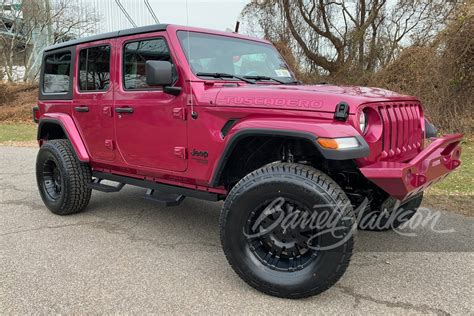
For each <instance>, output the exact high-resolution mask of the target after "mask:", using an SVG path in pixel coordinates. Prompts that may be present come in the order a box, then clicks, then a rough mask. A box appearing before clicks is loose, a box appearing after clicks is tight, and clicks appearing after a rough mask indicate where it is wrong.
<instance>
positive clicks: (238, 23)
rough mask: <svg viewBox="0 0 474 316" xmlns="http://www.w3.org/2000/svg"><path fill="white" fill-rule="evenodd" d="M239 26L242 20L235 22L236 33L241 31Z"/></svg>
mask: <svg viewBox="0 0 474 316" xmlns="http://www.w3.org/2000/svg"><path fill="white" fill-rule="evenodd" d="M239 27H240V22H239V21H237V22H235V30H234V33H239Z"/></svg>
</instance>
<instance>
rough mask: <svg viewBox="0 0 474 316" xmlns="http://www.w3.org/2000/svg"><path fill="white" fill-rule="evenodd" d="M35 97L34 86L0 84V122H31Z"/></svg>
mask: <svg viewBox="0 0 474 316" xmlns="http://www.w3.org/2000/svg"><path fill="white" fill-rule="evenodd" d="M37 97H38V88H37V86H36V85H28V84H5V83H0V122H12V123H13V122H31V120H32V113H31V108H32V107H33V106H35V105H36V100H37Z"/></svg>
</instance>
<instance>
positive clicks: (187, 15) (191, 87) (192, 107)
mask: <svg viewBox="0 0 474 316" xmlns="http://www.w3.org/2000/svg"><path fill="white" fill-rule="evenodd" d="M186 24H187V26H188V27H189V8H188V0H186ZM187 33H188V38H187V40H186V42H187V44H188V55H189V56H188V60H189V64H191V45H190V44H189V31H187ZM188 103H189V105H191V118H192V119H193V120H195V119H197V118H198V114H197V112H195V111H194V102H193V83H192V80H189V97H188Z"/></svg>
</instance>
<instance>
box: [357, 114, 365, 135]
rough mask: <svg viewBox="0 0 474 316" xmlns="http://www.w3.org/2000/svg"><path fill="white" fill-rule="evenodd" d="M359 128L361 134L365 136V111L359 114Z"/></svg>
mask: <svg viewBox="0 0 474 316" xmlns="http://www.w3.org/2000/svg"><path fill="white" fill-rule="evenodd" d="M359 128H360V130H361V132H362V133H364V134H365V132H366V129H367V114H365V111H362V112H360V115H359Z"/></svg>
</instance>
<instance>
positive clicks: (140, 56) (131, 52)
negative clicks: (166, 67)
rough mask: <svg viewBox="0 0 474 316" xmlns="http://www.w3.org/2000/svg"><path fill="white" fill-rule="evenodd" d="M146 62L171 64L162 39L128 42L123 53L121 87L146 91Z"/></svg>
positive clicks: (147, 86) (166, 47)
mask: <svg viewBox="0 0 474 316" xmlns="http://www.w3.org/2000/svg"><path fill="white" fill-rule="evenodd" d="M147 60H164V61H169V62H172V60H171V56H170V52H169V49H168V46H167V45H166V42H165V40H164V39H161V38H156V39H149V40H143V41H138V42H128V43H126V44H125V47H124V51H123V85H124V88H125V89H147V88H151V87H150V86H149V85H147V84H146V77H145V63H146V61H147Z"/></svg>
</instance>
